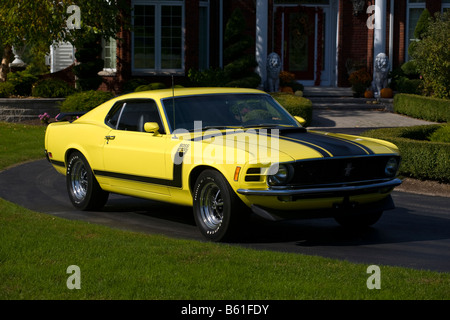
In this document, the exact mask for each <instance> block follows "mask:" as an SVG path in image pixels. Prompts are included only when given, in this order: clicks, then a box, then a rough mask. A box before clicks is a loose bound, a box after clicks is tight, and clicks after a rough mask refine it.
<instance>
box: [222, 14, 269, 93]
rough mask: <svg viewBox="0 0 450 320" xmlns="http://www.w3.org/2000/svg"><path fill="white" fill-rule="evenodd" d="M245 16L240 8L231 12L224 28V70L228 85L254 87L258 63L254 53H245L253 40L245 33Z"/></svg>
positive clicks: (251, 45) (255, 85) (258, 80)
mask: <svg viewBox="0 0 450 320" xmlns="http://www.w3.org/2000/svg"><path fill="white" fill-rule="evenodd" d="M246 24H247V22H246V17H245V16H244V14H243V12H242V11H241V9H240V8H236V9H234V10H233V12H232V13H231V16H230V19H229V20H228V22H227V24H226V26H225V30H224V52H223V55H224V68H223V70H224V72H225V75H226V77H227V78H228V79H229V82H227V83H226V84H225V86H228V87H245V88H256V87H257V86H258V85H259V84H260V83H261V77H260V76H259V75H258V74H257V73H256V72H255V67H256V66H257V65H258V63H257V62H256V58H255V55H254V54H251V53H247V52H248V50H251V48H252V47H253V46H254V43H255V40H254V39H253V37H252V36H250V35H248V34H246V33H245V30H246Z"/></svg>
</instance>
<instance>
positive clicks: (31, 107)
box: [0, 98, 65, 122]
mask: <svg viewBox="0 0 450 320" xmlns="http://www.w3.org/2000/svg"><path fill="white" fill-rule="evenodd" d="M64 100H65V99H64V98H23V99H14V98H2V99H0V121H7V122H20V121H25V120H35V119H38V116H39V115H40V114H43V113H45V112H47V113H48V114H49V115H50V116H51V117H52V118H53V117H55V116H56V115H57V114H58V113H59V112H60V111H59V104H60V102H62V101H64Z"/></svg>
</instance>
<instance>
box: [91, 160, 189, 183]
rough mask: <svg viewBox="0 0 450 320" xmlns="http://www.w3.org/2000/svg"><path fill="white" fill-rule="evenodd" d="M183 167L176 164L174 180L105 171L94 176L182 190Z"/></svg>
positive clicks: (97, 171) (95, 172) (98, 171)
mask: <svg viewBox="0 0 450 320" xmlns="http://www.w3.org/2000/svg"><path fill="white" fill-rule="evenodd" d="M182 167H183V165H182V164H174V166H173V179H172V180H169V179H161V178H154V177H146V176H139V175H133V174H126V173H118V172H110V171H103V170H94V174H95V175H96V176H103V177H108V178H116V179H122V180H130V181H134V182H143V183H149V184H156V185H160V186H166V187H174V188H181V187H182V186H183V182H182V177H181V173H182Z"/></svg>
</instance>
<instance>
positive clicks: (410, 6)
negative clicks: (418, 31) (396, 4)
mask: <svg viewBox="0 0 450 320" xmlns="http://www.w3.org/2000/svg"><path fill="white" fill-rule="evenodd" d="M425 8H426V3H425V0H423V2H421V3H410V2H409V0H407V2H406V30H405V61H409V60H410V59H409V54H408V47H409V44H410V40H414V39H412V37H414V34H412V35H410V34H409V12H410V10H411V9H423V10H425ZM410 38H411V39H410Z"/></svg>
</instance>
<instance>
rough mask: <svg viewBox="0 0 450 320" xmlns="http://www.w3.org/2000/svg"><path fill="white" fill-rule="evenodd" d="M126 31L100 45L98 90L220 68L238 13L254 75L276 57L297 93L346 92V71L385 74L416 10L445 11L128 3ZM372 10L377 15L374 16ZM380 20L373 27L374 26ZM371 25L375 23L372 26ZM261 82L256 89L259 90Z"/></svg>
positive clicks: (423, 0) (394, 5)
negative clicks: (376, 67) (384, 62)
mask: <svg viewBox="0 0 450 320" xmlns="http://www.w3.org/2000/svg"><path fill="white" fill-rule="evenodd" d="M130 3H131V6H132V7H133V9H134V17H133V20H132V21H133V26H134V28H133V30H132V31H125V32H122V33H121V34H120V38H121V39H122V40H120V41H111V42H108V43H105V44H104V58H105V70H104V72H103V73H102V74H103V76H104V79H105V84H104V85H103V89H110V90H116V91H120V86H121V85H122V84H123V83H124V82H125V81H127V80H129V79H132V78H146V79H148V80H149V81H154V82H165V83H166V84H170V82H171V77H172V75H173V76H174V78H175V81H176V82H177V83H182V82H183V81H184V80H185V78H186V77H187V73H188V71H189V70H190V69H191V68H194V69H207V68H210V67H222V66H223V35H224V28H225V25H226V22H227V20H228V18H229V17H230V15H231V13H232V11H233V10H234V9H235V8H236V7H239V8H240V9H241V10H242V11H243V12H244V15H245V17H246V19H247V33H249V34H250V35H252V36H253V37H254V39H255V48H254V52H255V57H256V59H257V61H258V67H257V72H258V73H259V74H260V75H261V77H262V79H263V81H264V79H266V57H267V55H268V54H269V53H271V52H276V53H278V54H279V55H280V57H281V59H282V62H283V70H286V71H290V72H293V73H295V75H296V80H297V81H299V82H300V83H302V84H304V85H305V86H331V87H346V86H349V83H348V73H349V70H350V69H351V68H355V67H357V66H364V67H366V68H367V70H372V68H373V60H374V56H376V54H377V53H379V52H384V53H386V54H387V55H388V57H389V60H390V62H391V66H392V67H394V68H395V67H398V66H400V65H401V64H402V63H404V62H405V61H407V60H408V53H407V47H408V45H409V43H410V42H411V41H414V39H413V37H414V36H413V31H414V28H415V25H416V23H417V21H418V18H419V16H420V14H421V13H422V11H423V10H424V9H425V8H427V9H428V10H429V11H430V12H431V13H432V14H433V13H434V12H441V11H445V10H450V0H371V1H368V0H130ZM374 8H377V10H374ZM378 16H379V17H380V18H379V20H377V19H375V21H374V19H373V18H375V17H378ZM374 22H375V24H374ZM262 85H263V83H262V84H261V86H262Z"/></svg>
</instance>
